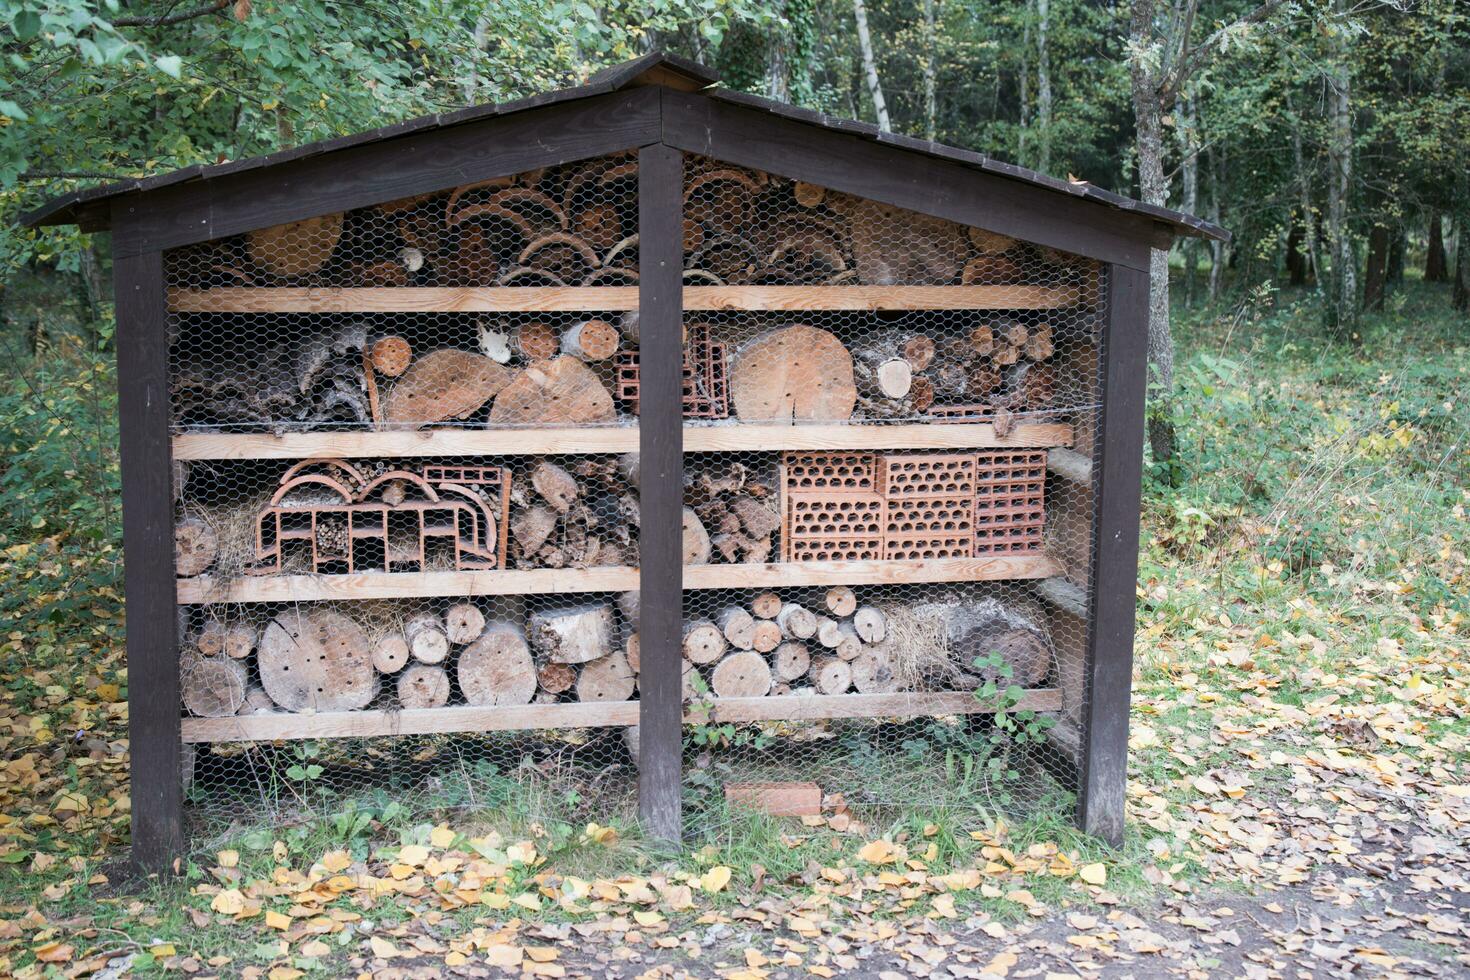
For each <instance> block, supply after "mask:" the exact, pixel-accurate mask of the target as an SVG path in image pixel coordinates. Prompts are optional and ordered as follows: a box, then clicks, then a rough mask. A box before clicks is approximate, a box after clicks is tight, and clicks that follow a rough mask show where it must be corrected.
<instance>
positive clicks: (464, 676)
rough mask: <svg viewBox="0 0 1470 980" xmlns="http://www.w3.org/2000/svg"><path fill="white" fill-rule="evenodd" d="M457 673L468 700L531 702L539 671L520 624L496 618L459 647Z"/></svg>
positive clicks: (483, 702) (498, 703) (489, 702)
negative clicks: (473, 638) (476, 636)
mask: <svg viewBox="0 0 1470 980" xmlns="http://www.w3.org/2000/svg"><path fill="white" fill-rule="evenodd" d="M567 669H568V670H570V668H567ZM456 676H457V677H458V678H459V688H460V690H461V691H463V692H464V699H465V701H466V702H467V703H469V704H490V705H501V704H528V703H530V701H531V698H533V697H535V695H536V687H537V684H538V679H539V676H540V675H539V674H538V672H537V670H536V665H535V663H533V662H532V660H531V650H530V647H529V646H528V645H527V643H526V635H525V633H524V631H523V630H522V629H521V628H520V626H518V625H516V624H513V623H507V622H495V623H491V624H489V625H488V626H486V627H485V628H484V629H483V631H482V632H481V634H480V636H479V637H478V638H477V639H476V640H475V641H474V642H473V643H471V644H470V645H469V646H467V647H465V648H464V649H463V650H461V651H460V654H459V663H458V665H457V667H456ZM561 690H566V688H565V687H563V688H561ZM553 693H555V692H553Z"/></svg>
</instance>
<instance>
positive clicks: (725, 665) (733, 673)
mask: <svg viewBox="0 0 1470 980" xmlns="http://www.w3.org/2000/svg"><path fill="white" fill-rule="evenodd" d="M709 685H710V690H712V691H714V693H715V696H716V697H720V698H759V697H765V696H766V695H767V694H769V693H770V690H771V668H770V665H769V664H767V663H766V658H765V657H763V656H761V655H760V654H759V653H756V652H755V651H754V650H735V651H732V652H730V653H727V654H726V655H725V656H724V657H723V658H721V660H720V662H719V663H717V664H715V667H714V670H712V671H711V672H710V679H709Z"/></svg>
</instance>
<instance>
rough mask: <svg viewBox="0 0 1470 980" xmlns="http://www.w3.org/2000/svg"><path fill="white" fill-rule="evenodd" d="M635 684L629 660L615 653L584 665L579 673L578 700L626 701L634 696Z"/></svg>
mask: <svg viewBox="0 0 1470 980" xmlns="http://www.w3.org/2000/svg"><path fill="white" fill-rule="evenodd" d="M635 683H636V680H635V675H634V673H633V668H632V667H630V666H629V665H628V658H627V657H625V656H623V655H622V653H620V652H613V653H610V654H608V655H607V656H605V657H600V658H598V659H597V660H592V661H588V662H587V663H585V664H583V665H582V668H581V670H580V671H578V673H577V685H576V693H577V700H578V701H626V700H628V699H629V698H631V697H632V696H633V688H634V686H635Z"/></svg>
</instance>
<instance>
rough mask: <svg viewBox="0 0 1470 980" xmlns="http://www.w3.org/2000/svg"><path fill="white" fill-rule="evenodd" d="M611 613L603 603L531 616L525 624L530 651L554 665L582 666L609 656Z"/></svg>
mask: <svg viewBox="0 0 1470 980" xmlns="http://www.w3.org/2000/svg"><path fill="white" fill-rule="evenodd" d="M612 628H613V609H612V606H611V605H610V604H608V603H606V602H589V603H585V604H582V605H575V606H558V607H556V608H552V609H542V610H539V611H537V612H533V613H532V614H531V615H530V617H528V619H527V622H526V632H527V635H528V638H529V639H530V642H531V648H532V649H533V650H535V651H536V652H537V653H538V654H540V655H542V656H543V657H545V658H546V659H547V660H550V661H551V662H552V663H558V664H583V663H587V662H588V661H590V660H596V659H598V658H599V657H605V656H607V655H608V654H609V653H610V652H612V648H613V646H612Z"/></svg>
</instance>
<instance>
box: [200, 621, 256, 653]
mask: <svg viewBox="0 0 1470 980" xmlns="http://www.w3.org/2000/svg"><path fill="white" fill-rule="evenodd" d="M259 639H260V631H259V630H258V629H256V628H255V626H254V625H252V624H251V623H247V622H238V621H237V622H225V621H224V620H222V619H219V618H217V617H214V616H210V617H208V618H207V619H205V621H204V625H203V626H201V627H200V628H199V634H198V635H197V636H196V637H195V638H194V645H195V646H196V647H198V648H199V652H200V653H202V654H204V655H205V656H206V657H215V656H220V655H221V654H223V655H224V656H226V657H229V658H230V659H231V660H244V659H245V658H246V657H248V656H250V654H251V653H253V652H254V651H255V644H256V642H257V641H258V640H259Z"/></svg>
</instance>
